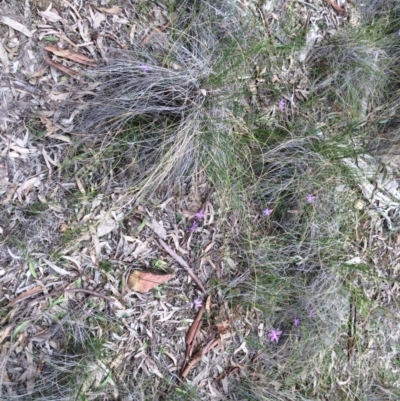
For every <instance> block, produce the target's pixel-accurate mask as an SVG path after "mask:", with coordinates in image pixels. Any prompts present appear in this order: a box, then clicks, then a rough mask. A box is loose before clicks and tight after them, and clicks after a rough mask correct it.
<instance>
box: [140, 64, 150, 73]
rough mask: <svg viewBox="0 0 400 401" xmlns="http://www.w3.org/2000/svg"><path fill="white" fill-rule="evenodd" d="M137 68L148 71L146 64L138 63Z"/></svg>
mask: <svg viewBox="0 0 400 401" xmlns="http://www.w3.org/2000/svg"><path fill="white" fill-rule="evenodd" d="M139 68H140V69H141V70H142V71H143V72H149V66H148V65H146V64H140V65H139Z"/></svg>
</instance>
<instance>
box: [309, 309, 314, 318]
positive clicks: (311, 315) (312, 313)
mask: <svg viewBox="0 0 400 401" xmlns="http://www.w3.org/2000/svg"><path fill="white" fill-rule="evenodd" d="M308 317H314V311H313V310H312V309H310V313H309V314H308Z"/></svg>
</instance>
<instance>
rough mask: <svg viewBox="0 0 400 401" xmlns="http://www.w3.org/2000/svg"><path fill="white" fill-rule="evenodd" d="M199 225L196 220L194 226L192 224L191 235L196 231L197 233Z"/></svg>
mask: <svg viewBox="0 0 400 401" xmlns="http://www.w3.org/2000/svg"><path fill="white" fill-rule="evenodd" d="M198 226H199V225H198V224H197V221H196V220H194V221H193V224H192V227H190V229H189V230H190V232H191V233H194V232H195V231H196V229H197V227H198Z"/></svg>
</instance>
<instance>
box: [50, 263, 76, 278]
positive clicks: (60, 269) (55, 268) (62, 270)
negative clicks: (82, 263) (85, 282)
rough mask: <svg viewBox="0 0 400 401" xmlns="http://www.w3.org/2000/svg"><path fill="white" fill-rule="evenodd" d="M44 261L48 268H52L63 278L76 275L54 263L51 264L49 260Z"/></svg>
mask: <svg viewBox="0 0 400 401" xmlns="http://www.w3.org/2000/svg"><path fill="white" fill-rule="evenodd" d="M43 261H44V262H45V263H46V264H47V265H48V266H50V267H51V268H52V269H53V270H54V271H55V272H56V273H58V274H60V275H61V276H75V274H74V273H72V272H69V271H67V270H65V269H63V268H62V267H58V266H56V265H55V264H54V263H52V262H50V261H49V260H47V259H43Z"/></svg>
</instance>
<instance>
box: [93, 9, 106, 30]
mask: <svg viewBox="0 0 400 401" xmlns="http://www.w3.org/2000/svg"><path fill="white" fill-rule="evenodd" d="M104 21H107V17H106V16H105V15H104V14H101V13H96V14H95V15H94V16H93V29H99V28H100V25H101V23H102V22H104Z"/></svg>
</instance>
